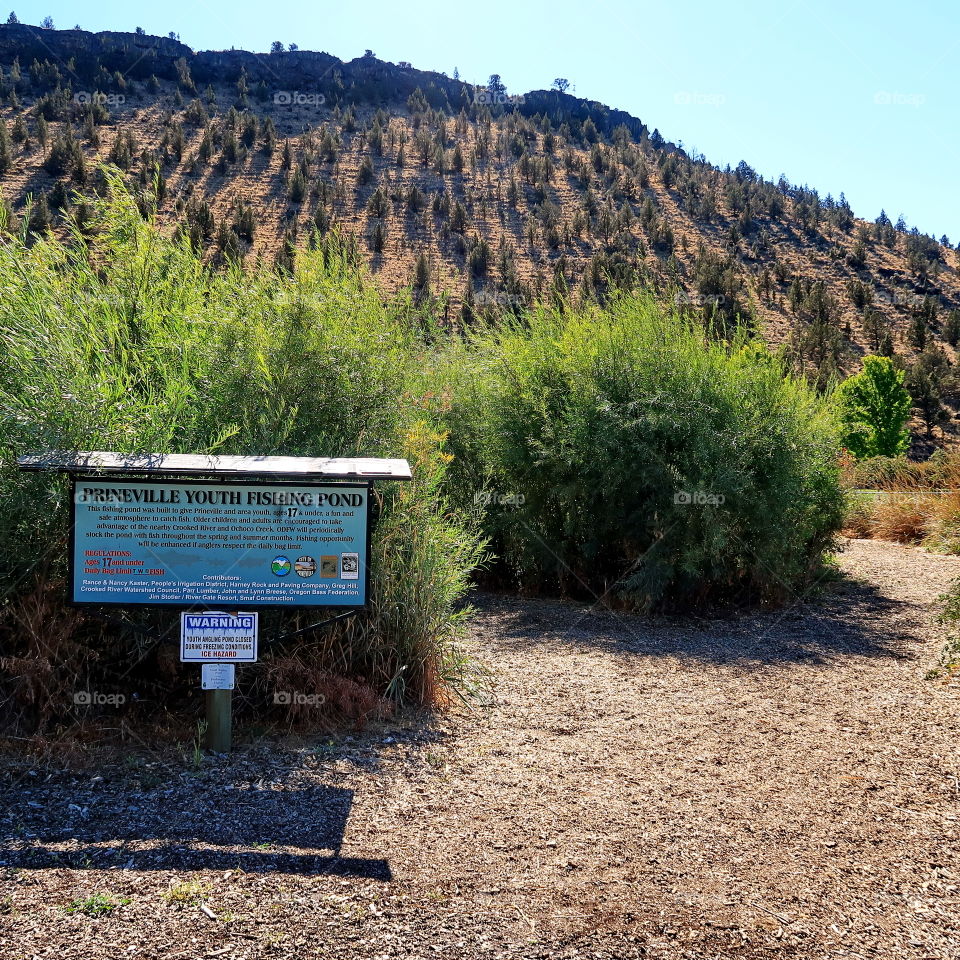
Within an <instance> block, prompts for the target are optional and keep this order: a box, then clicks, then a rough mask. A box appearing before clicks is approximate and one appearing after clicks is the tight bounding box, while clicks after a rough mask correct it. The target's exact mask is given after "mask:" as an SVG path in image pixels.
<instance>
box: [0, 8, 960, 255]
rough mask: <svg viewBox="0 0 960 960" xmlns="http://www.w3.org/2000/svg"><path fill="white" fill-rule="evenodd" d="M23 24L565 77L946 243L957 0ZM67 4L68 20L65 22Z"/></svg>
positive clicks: (956, 232)
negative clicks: (277, 45)
mask: <svg viewBox="0 0 960 960" xmlns="http://www.w3.org/2000/svg"><path fill="white" fill-rule="evenodd" d="M7 2H8V3H12V4H14V9H15V10H16V12H17V15H18V16H19V17H20V19H21V21H22V22H24V23H34V24H36V23H39V22H40V20H42V18H43V17H44V16H46V15H47V14H49V15H51V16H52V17H53V19H54V23H55V25H56V26H57V27H61V28H62V27H72V26H73V25H74V24H75V23H77V22H79V24H80V26H81V27H83V28H84V29H86V30H130V31H132V30H133V29H134V27H136V26H142V27H143V28H144V29H145V30H146V31H147V32H148V33H154V34H164V35H165V34H167V33H169V32H170V31H171V30H173V31H176V32H177V33H178V34H179V35H180V39H181V40H182V41H183V42H184V43H186V44H188V45H189V46H191V47H192V48H193V49H194V50H207V49H224V48H230V47H237V48H243V49H247V50H254V51H265V50H267V49H269V46H270V43H271V41H273V40H281V41H283V42H284V43H285V44H289V43H291V42H292V43H296V44H298V45H299V46H300V48H301V49H305V50H323V51H326V52H327V53H332V54H334V55H335V56H338V57H340V58H341V59H344V60H350V59H353V58H354V57H356V56H360V55H361V54H362V53H363V51H364V50H365V49H366V48H370V49H372V50H373V51H374V52H375V53H376V54H377V56H378V57H380V58H381V59H384V60H392V61H394V62H396V61H398V60H409V61H410V62H411V63H412V64H413V65H414V66H415V67H419V68H421V69H432V70H439V71H443V72H446V73H448V74H451V75H452V73H453V70H454V68H455V67H457V68H459V70H460V75H461V76H462V77H463V78H464V79H466V80H469V81H471V82H474V83H479V82H483V81H485V80H486V78H487V77H488V76H489V75H490V74H491V73H499V74H500V75H501V76H502V78H503V80H504V82H505V83H506V85H507V88H508V91H509V92H512V93H522V92H524V91H527V90H531V89H539V88H544V87H549V86H550V84H551V83H552V81H553V79H554V78H555V77H558V76H561V77H567V78H569V79H570V81H571V83H572V84H574V85H575V86H576V90H575V91H574V90H573V89H571V91H570V92H571V93H573V92H575V93H576V95H577V96H581V97H588V98H590V99H593V100H599V101H601V102H603V103H607V104H609V105H610V106H613V107H618V108H620V109H623V110H627V111H629V112H630V113H632V114H634V115H636V116H638V117H640V119H641V120H643V121H644V122H645V123H647V124H648V125H649V126H650V128H651V129H653V128H654V127H657V128H659V130H660V132H661V133H662V134H663V135H664V136H665V137H666V138H667V139H669V140H674V141H675V142H680V141H682V142H683V144H684V146H685V147H686V148H687V149H696V150H697V151H698V152H700V153H703V154H704V155H705V156H706V158H707V159H708V160H709V161H711V162H713V163H716V164H719V165H721V166H722V165H723V164H726V163H729V164H731V165H735V164H736V163H738V162H739V161H740V160H746V161H747V162H748V163H750V164H751V165H752V166H753V167H755V168H756V169H757V170H758V171H759V172H760V173H761V174H763V175H764V176H765V177H773V178H776V177H778V176H779V175H780V174H781V173H784V174H786V176H787V177H788V178H789V179H790V181H791V182H794V183H801V184H802V183H806V184H808V185H809V186H811V187H815V188H816V189H818V190H819V191H820V192H821V194H822V195H826V194H827V193H832V194H833V195H834V196H835V197H838V196H839V194H840V192H841V191H844V192H845V193H846V196H847V199H848V200H849V202H850V204H851V205H852V206H853V209H854V212H855V213H856V214H857V215H858V216H863V217H867V218H870V219H873V218H874V217H876V215H877V214H878V213H879V212H880V208H881V207H884V208H886V211H887V213H888V214H889V215H890V217H891V218H892V219H894V220H896V218H897V217H898V216H899V215H900V214H903V216H904V218H905V219H906V220H907V222H908V224H910V225H911V226H914V225H915V226H917V227H919V228H920V229H921V230H922V231H924V232H926V233H934V234H935V235H936V236H937V237H938V238H939V237H940V235H941V234H943V233H946V234H947V235H948V236H949V237H950V239H951V241H952V242H953V243H954V244H955V243H956V242H957V241H958V240H960V192H958V191H957V190H956V189H955V179H956V176H957V159H958V147H960V122H958V121H960V82H958V81H960V4H958V3H957V2H956V0H913V2H911V3H903V2H899V3H898V2H893V0H832V2H831V0H796V2H791V0H785V2H781V3H773V2H770V0H729V2H726V3H723V2H712V0H687V2H685V3H675V2H671V0H655V2H649V0H647V2H644V0H632V2H631V0H591V2H589V3H573V2H570V0H553V2H551V3H544V2H523V0H513V2H504V0H481V2H471V3H455V2H451V0H419V2H416V0H415V2H413V3H398V2H397V0H348V2H346V3H336V4H319V3H309V4H308V3H302V2H301V3H298V2H291V0H272V2H269V3H263V2H262V0H257V2H254V0H230V2H224V0H167V2H166V3H162V4H158V5H153V4H149V5H143V6H141V5H139V4H130V3H125V2H120V0H100V2H98V3H96V4H90V5H83V6H79V7H78V5H77V4H75V3H66V2H62V0H41V4H40V5H38V4H37V3H35V2H31V3H23V2H21V0H7ZM78 11H79V12H78Z"/></svg>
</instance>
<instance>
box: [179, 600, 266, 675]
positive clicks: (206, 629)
mask: <svg viewBox="0 0 960 960" xmlns="http://www.w3.org/2000/svg"><path fill="white" fill-rule="evenodd" d="M257 628H258V617H257V614H256V613H221V612H220V611H215V610H208V611H206V612H205V613H181V614H180V659H181V661H183V662H184V663H205V662H206V663H211V662H212V663H256V662H257V634H258V629H257Z"/></svg>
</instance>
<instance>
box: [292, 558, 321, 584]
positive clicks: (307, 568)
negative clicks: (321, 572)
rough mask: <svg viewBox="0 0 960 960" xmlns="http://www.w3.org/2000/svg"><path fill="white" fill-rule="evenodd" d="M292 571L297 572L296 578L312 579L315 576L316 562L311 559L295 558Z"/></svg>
mask: <svg viewBox="0 0 960 960" xmlns="http://www.w3.org/2000/svg"><path fill="white" fill-rule="evenodd" d="M294 569H295V570H296V571H297V576H298V577H303V578H304V579H306V578H307V577H312V576H315V575H316V572H317V561H316V560H314V559H313V557H297V562H296V564H295V565H294Z"/></svg>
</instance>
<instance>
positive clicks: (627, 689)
mask: <svg viewBox="0 0 960 960" xmlns="http://www.w3.org/2000/svg"><path fill="white" fill-rule="evenodd" d="M840 564H841V567H842V569H843V570H844V572H845V573H846V575H847V577H846V579H844V580H843V581H841V582H838V583H833V584H830V585H828V586H826V587H825V588H824V590H823V592H821V593H820V594H818V595H817V596H815V597H814V598H812V599H811V600H810V601H808V602H807V603H805V604H803V605H798V606H796V607H794V608H791V609H788V610H781V611H777V612H771V613H763V614H754V615H750V616H744V617H738V618H733V619H726V620H722V621H712V622H707V621H684V622H678V621H676V620H670V621H653V622H651V621H649V620H644V619H640V618H634V617H626V616H620V615H616V614H611V613H609V612H599V613H598V612H593V611H591V610H589V609H588V608H585V607H579V606H575V605H570V604H560V603H553V602H544V601H532V602H531V601H522V600H517V599H515V598H506V597H500V596H492V595H487V596H483V597H481V598H480V608H481V609H480V613H479V615H478V617H477V619H476V622H475V629H474V637H473V645H474V648H475V650H476V652H477V653H478V655H479V656H481V657H482V658H483V659H484V660H485V661H486V662H487V663H488V664H489V665H490V666H491V667H492V668H493V669H494V671H495V677H496V682H497V685H496V694H495V699H494V702H493V703H492V705H491V706H490V707H489V708H488V709H487V710H482V711H475V712H473V713H467V712H457V713H455V714H453V715H451V716H448V717H446V718H444V719H443V720H442V721H440V722H437V723H434V724H433V725H432V726H431V727H430V728H429V729H427V730H424V729H423V728H422V727H417V726H415V725H414V724H413V723H412V722H411V723H409V724H408V725H406V726H405V725H403V724H395V725H393V726H392V727H390V728H382V729H378V730H375V731H374V730H371V731H368V732H367V733H365V734H363V735H362V736H357V737H354V738H338V739H337V740H335V741H323V742H321V743H315V744H313V745H312V746H311V747H310V748H301V749H296V750H288V751H286V752H284V751H282V750H279V749H278V748H277V746H276V745H275V744H264V745H259V746H254V747H251V748H249V749H247V750H244V751H242V752H240V753H238V754H236V755H235V756H234V759H233V760H232V762H230V763H227V762H225V761H224V762H221V763H213V764H212V765H210V764H208V765H206V766H204V767H202V768H201V769H200V770H199V771H194V770H191V769H190V767H189V765H188V764H185V763H184V761H183V760H182V759H181V758H170V757H164V758H155V759H151V760H150V765H148V766H143V767H139V766H137V764H136V762H135V761H133V760H131V763H130V764H128V765H127V766H126V767H125V768H124V769H109V770H105V771H100V773H99V777H98V778H97V779H94V778H93V775H91V774H87V775H85V776H81V777H77V776H74V777H71V776H68V775H65V774H64V775H61V774H54V775H52V776H51V777H50V779H49V780H47V779H45V778H46V777H47V776H48V774H47V772H46V771H35V773H36V775H35V776H31V775H30V774H29V772H28V771H23V770H20V771H17V770H11V771H9V773H8V774H7V778H6V784H5V789H4V791H3V796H2V801H3V805H2V813H0V836H2V841H0V860H2V861H4V862H5V863H6V867H5V868H4V867H0V871H2V870H5V872H3V873H0V885H2V889H0V911H2V912H0V956H2V957H3V958H4V960H7V958H11V960H12V958H21V957H22V958H33V957H35V956H37V957H47V956H56V957H58V960H72V958H78V960H79V958H83V960H89V958H94V957H96V958H101V957H185V958H187V957H190V958H193V957H197V958H199V957H212V956H223V957H231V958H234V957H236V958H244V957H315V956H316V957H327V956H329V957H364V958H371V960H373V958H378V957H405V958H406V957H424V958H426V957H444V958H445V957H451V958H453V957H484V958H495V957H567V956H569V957H573V956H584V957H633V956H637V957H651V958H681V957H682V958H691V960H692V958H704V960H705V958H712V957H738V958H751V957H785V958H787V957H788V958H794V957H818V958H828V957H829V958H835V957H870V958H874V957H875V958H878V960H880V958H882V960H894V958H930V960H933V958H936V960H942V958H951V957H960V867H958V853H960V833H958V831H960V757H958V751H957V732H958V729H960V690H958V689H957V688H956V687H952V688H951V687H950V686H948V685H946V684H945V683H944V682H943V681H940V680H931V679H928V678H927V677H926V674H927V671H928V670H929V668H930V667H931V666H933V665H934V663H935V661H936V656H937V653H938V651H939V648H940V644H941V640H942V628H940V627H939V626H938V625H937V624H936V623H935V622H934V613H935V611H936V604H935V598H936V597H937V595H938V594H939V593H941V592H942V591H943V590H944V589H945V588H946V587H947V585H948V584H949V582H950V581H951V580H952V579H953V578H955V577H957V576H960V559H954V558H942V557H934V556H931V555H929V554H925V553H923V552H921V551H919V550H915V549H912V548H906V547H899V546H894V545H891V544H883V543H878V542H872V541H853V542H851V543H850V544H849V545H848V547H847V549H846V551H845V552H844V553H843V554H842V555H841V557H840ZM71 803H72V804H73V805H74V807H75V809H71V808H70V804H71ZM57 853H59V856H60V859H59V861H58V860H56V859H55V855H56V854H57ZM94 894H102V895H103V896H105V897H108V898H110V899H111V900H112V901H113V902H114V903H116V904H117V906H116V907H115V908H114V909H113V910H112V911H110V913H109V914H107V915H104V916H101V917H91V916H87V915H85V914H83V913H76V914H72V915H71V914H69V913H68V912H67V910H66V909H65V908H66V907H67V906H68V905H69V904H70V903H71V902H72V901H75V900H83V899H85V898H87V897H89V896H91V895H94ZM124 901H128V902H124ZM201 904H202V905H204V906H205V907H206V909H207V910H208V911H209V913H210V914H211V915H212V919H211V918H210V917H208V916H207V915H206V913H205V912H203V910H202V908H201ZM218 951H219V952H218Z"/></svg>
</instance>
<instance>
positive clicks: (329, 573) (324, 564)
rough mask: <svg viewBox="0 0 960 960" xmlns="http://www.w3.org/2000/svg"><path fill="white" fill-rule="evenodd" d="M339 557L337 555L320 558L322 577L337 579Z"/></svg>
mask: <svg viewBox="0 0 960 960" xmlns="http://www.w3.org/2000/svg"><path fill="white" fill-rule="evenodd" d="M338 561H339V557H337V556H336V555H335V554H331V555H330V556H326V557H321V558H320V576H321V577H328V578H329V577H335V576H336V575H337V568H338V565H339V563H338Z"/></svg>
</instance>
